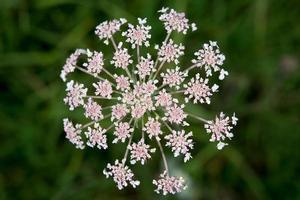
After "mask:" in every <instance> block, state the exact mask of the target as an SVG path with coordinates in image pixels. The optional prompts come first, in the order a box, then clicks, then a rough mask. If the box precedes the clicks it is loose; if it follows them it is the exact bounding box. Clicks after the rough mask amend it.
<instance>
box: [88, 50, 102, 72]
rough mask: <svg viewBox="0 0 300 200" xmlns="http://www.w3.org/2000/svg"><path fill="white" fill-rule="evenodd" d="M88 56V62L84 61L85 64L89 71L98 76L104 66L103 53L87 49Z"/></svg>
mask: <svg viewBox="0 0 300 200" xmlns="http://www.w3.org/2000/svg"><path fill="white" fill-rule="evenodd" d="M87 56H88V59H87V60H88V62H87V63H83V66H84V67H86V68H87V71H88V72H90V73H92V74H93V75H94V76H98V74H99V73H100V72H101V71H102V69H103V66H104V60H103V53H102V52H97V51H94V52H91V51H90V50H87Z"/></svg>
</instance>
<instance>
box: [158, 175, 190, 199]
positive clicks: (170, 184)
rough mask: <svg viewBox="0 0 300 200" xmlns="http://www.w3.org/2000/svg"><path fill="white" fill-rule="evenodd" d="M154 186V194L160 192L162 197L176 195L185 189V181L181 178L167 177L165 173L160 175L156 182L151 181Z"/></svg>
mask: <svg viewBox="0 0 300 200" xmlns="http://www.w3.org/2000/svg"><path fill="white" fill-rule="evenodd" d="M153 184H154V185H156V187H157V188H156V189H155V192H157V193H158V194H159V193H160V192H161V193H162V194H163V195H166V194H176V193H178V192H181V191H182V190H185V189H186V185H185V181H184V179H183V178H182V177H176V176H169V175H168V173H167V171H164V172H163V173H162V174H160V176H159V179H158V180H153Z"/></svg>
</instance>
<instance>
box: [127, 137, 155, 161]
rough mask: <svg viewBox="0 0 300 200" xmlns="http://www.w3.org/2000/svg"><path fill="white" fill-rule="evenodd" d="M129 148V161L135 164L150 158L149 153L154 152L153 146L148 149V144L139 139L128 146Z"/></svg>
mask: <svg viewBox="0 0 300 200" xmlns="http://www.w3.org/2000/svg"><path fill="white" fill-rule="evenodd" d="M128 149H129V150H130V153H131V155H130V163H131V164H135V163H136V162H138V161H140V162H141V164H142V165H144V164H145V161H146V160H148V159H150V158H151V155H150V154H149V153H154V152H155V148H152V149H150V145H147V144H145V141H144V140H143V139H141V140H140V141H139V142H138V143H133V144H132V145H130V146H129V147H128Z"/></svg>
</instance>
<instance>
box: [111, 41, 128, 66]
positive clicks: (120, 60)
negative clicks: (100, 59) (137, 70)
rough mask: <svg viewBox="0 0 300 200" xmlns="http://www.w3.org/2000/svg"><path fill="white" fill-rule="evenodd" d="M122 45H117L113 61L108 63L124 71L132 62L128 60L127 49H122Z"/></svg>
mask: <svg viewBox="0 0 300 200" xmlns="http://www.w3.org/2000/svg"><path fill="white" fill-rule="evenodd" d="M122 45H123V44H122V43H119V45H118V49H117V51H115V53H114V57H113V59H112V60H111V61H110V63H111V64H113V65H114V66H115V67H117V68H122V69H126V68H127V67H128V65H130V64H131V63H132V62H133V61H132V60H131V59H130V57H131V56H130V55H129V53H128V49H126V48H122Z"/></svg>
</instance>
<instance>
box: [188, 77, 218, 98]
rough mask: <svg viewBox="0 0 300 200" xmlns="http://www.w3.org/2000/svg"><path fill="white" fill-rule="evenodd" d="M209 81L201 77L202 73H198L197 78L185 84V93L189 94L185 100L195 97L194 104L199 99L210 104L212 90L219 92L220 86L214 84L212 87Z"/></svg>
mask: <svg viewBox="0 0 300 200" xmlns="http://www.w3.org/2000/svg"><path fill="white" fill-rule="evenodd" d="M207 83H208V79H202V78H200V74H196V77H195V78H192V79H191V80H190V81H189V82H188V83H187V84H184V85H183V87H184V88H186V90H185V91H184V94H185V95H188V97H186V98H185V102H188V101H189V99H192V98H194V100H193V103H194V104H196V103H197V102H198V101H199V102H200V103H207V104H210V97H211V96H212V92H217V91H218V87H219V86H218V85H216V84H214V85H213V87H212V88H210V87H209V86H208V85H207Z"/></svg>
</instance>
